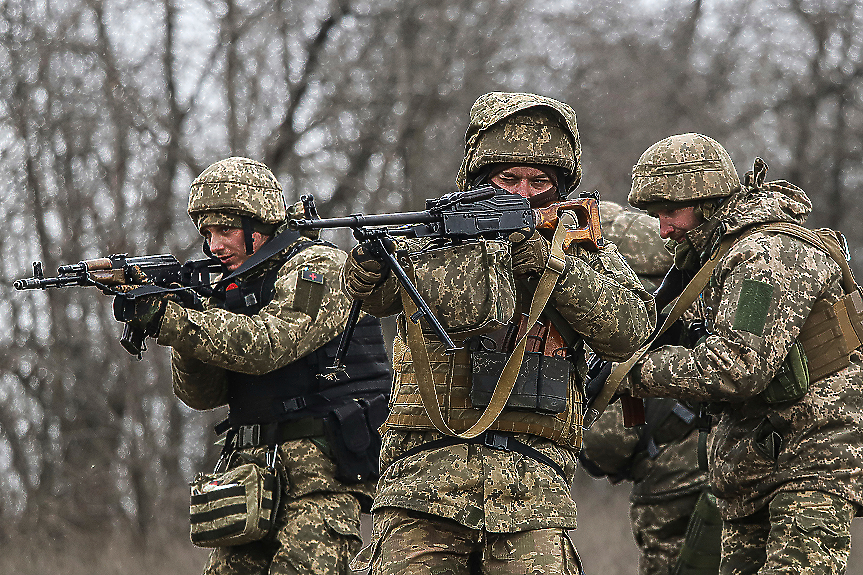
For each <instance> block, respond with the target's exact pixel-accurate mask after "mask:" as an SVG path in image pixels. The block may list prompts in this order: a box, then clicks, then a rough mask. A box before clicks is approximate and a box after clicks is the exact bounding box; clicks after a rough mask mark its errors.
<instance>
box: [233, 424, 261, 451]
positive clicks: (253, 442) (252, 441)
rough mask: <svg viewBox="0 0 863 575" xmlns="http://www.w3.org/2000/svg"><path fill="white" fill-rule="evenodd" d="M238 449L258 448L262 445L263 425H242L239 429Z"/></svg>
mask: <svg viewBox="0 0 863 575" xmlns="http://www.w3.org/2000/svg"><path fill="white" fill-rule="evenodd" d="M236 441H237V449H244V448H246V447H257V446H258V445H260V444H261V425H260V424H259V423H255V424H253V425H241V426H240V427H238V428H237V440H236Z"/></svg>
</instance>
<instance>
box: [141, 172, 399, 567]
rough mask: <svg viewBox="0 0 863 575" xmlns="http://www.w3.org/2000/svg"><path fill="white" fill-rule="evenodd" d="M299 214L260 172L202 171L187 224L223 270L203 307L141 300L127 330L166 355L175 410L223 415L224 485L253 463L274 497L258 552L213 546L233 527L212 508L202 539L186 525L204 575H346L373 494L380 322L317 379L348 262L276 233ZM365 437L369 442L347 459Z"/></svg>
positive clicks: (381, 367) (362, 326)
mask: <svg viewBox="0 0 863 575" xmlns="http://www.w3.org/2000/svg"><path fill="white" fill-rule="evenodd" d="M302 210H303V207H302V204H297V205H294V206H291V207H290V209H288V207H287V206H286V205H285V200H284V197H283V194H282V188H281V186H280V185H279V182H278V181H277V180H276V177H275V176H274V175H273V174H272V172H271V171H270V170H269V169H268V168H267V167H266V166H264V165H263V164H261V163H260V162H256V161H254V160H250V159H246V158H236V157H234V158H228V159H225V160H222V161H219V162H216V163H215V164H213V165H211V166H210V167H209V168H207V169H206V170H204V172H203V173H202V174H201V175H200V176H198V177H197V178H196V179H195V181H194V182H192V186H191V193H190V196H189V216H190V217H191V218H192V221H193V222H194V223H195V226H196V227H197V228H198V230H199V231H200V233H201V235H202V236H203V237H204V250H205V252H207V253H209V254H211V255H212V256H213V257H214V258H217V259H218V260H219V261H220V262H221V263H222V266H223V268H224V271H225V274H224V277H223V278H222V280H221V281H219V283H218V284H217V285H216V288H215V290H214V294H213V297H210V298H207V299H206V300H205V301H204V302H203V304H202V305H201V306H199V309H192V308H190V307H183V306H182V305H180V304H178V303H177V302H176V301H173V300H172V298H171V296H170V294H156V295H151V296H146V297H143V298H138V299H136V300H135V305H134V308H133V309H132V310H131V312H130V313H131V317H127V319H129V320H130V321H131V322H132V323H134V324H136V325H137V326H139V327H141V328H143V329H145V331H146V332H147V333H148V334H151V335H153V336H155V337H157V338H158V339H157V341H158V343H159V344H161V345H166V346H171V348H172V356H171V358H172V362H171V363H172V372H173V380H174V391H175V393H176V395H177V397H179V398H180V399H181V400H182V401H183V402H184V403H185V404H186V405H188V406H190V407H192V408H194V409H201V410H204V409H213V408H216V407H219V406H223V405H227V406H228V408H229V414H228V419H227V420H226V422H224V424H223V426H222V427H223V431H226V432H227V434H226V438H225V448H224V450H223V452H222V454H223V457H224V458H225V459H226V460H227V461H229V462H230V464H229V465H228V468H229V469H228V472H230V471H231V468H234V467H237V468H239V467H238V466H240V465H241V464H246V463H249V462H254V463H255V464H256V465H258V466H259V467H260V468H271V469H274V471H275V473H274V476H275V478H276V485H278V486H280V487H277V488H276V489H275V491H276V493H275V494H272V500H274V501H275V502H277V505H276V509H275V516H274V519H272V523H273V525H272V527H270V528H269V529H266V530H265V531H264V533H263V534H262V535H261V538H260V539H259V540H256V541H253V542H248V543H244V544H235V543H233V542H231V541H230V539H228V538H225V539H219V536H220V533H217V532H219V531H221V532H224V531H226V530H227V529H228V525H230V524H229V523H228V522H229V521H230V520H232V517H223V518H221V519H222V523H218V522H217V521H216V520H214V519H213V518H212V517H213V515H215V514H218V513H219V511H220V510H221V509H223V508H222V507H219V505H218V504H216V505H212V506H211V507H212V508H208V511H207V512H202V513H201V514H200V519H201V520H202V521H204V523H203V524H204V525H208V524H211V523H216V524H217V526H218V525H220V526H221V529H214V530H212V531H206V530H202V529H201V528H200V525H198V524H196V523H195V522H194V521H193V526H192V538H193V541H195V542H197V543H198V544H200V545H202V546H215V549H214V550H213V552H212V554H211V555H210V560H209V564H208V565H207V568H206V571H205V573H207V574H214V575H215V574H219V575H227V574H231V575H246V574H249V575H251V574H261V573H318V574H321V575H323V574H327V575H331V574H334V573H342V574H347V573H349V568H348V562H349V559H350V557H352V556H353V555H354V554H355V553H356V552H357V551H358V550H359V547H360V545H361V541H362V539H361V536H360V510H361V508H362V507H364V506H366V505H368V504H369V503H370V502H371V498H372V496H373V493H374V484H373V482H371V481H370V480H371V479H373V478H375V477H376V476H377V463H378V462H377V456H378V449H379V445H380V443H379V439H378V435H377V430H376V428H377V426H378V425H380V423H382V421H383V418H384V417H385V416H386V401H387V394H388V392H389V384H390V379H391V378H390V370H389V365H388V364H389V360H388V358H387V355H386V350H385V348H384V344H383V338H382V335H381V330H380V324H379V322H378V320H377V319H374V318H370V317H367V318H365V319H363V320H362V321H360V323H359V324H358V325H357V326H356V330H355V332H354V338H353V341H352V344H351V346H350V347H349V348H348V350H349V351H348V353H347V356H346V357H345V360H344V364H345V366H346V372H347V373H346V375H343V376H342V377H340V378H337V379H330V378H325V377H320V376H321V375H323V374H325V372H326V369H327V368H328V367H329V366H330V364H331V363H332V358H333V357H334V356H335V352H336V348H337V347H338V345H337V344H338V337H337V336H338V335H339V333H340V332H341V331H342V330H343V329H344V328H345V321H346V318H347V316H348V310H349V308H350V305H351V302H350V299H349V298H347V297H346V296H345V295H344V293H343V292H342V291H341V288H340V283H339V282H340V273H341V268H342V265H343V264H344V261H345V257H346V255H345V253H344V252H342V251H341V250H339V249H337V248H336V247H335V246H333V245H331V244H328V243H325V242H322V241H319V240H316V239H314V238H309V237H304V236H302V235H301V234H299V233H297V232H293V231H290V230H287V229H286V228H287V218H288V216H289V215H291V216H293V217H302ZM289 212H290V213H289ZM362 438H366V439H369V438H371V440H370V441H367V442H365V443H364V444H361V445H360V446H359V448H357V447H356V445H357V442H358V439H362ZM346 444H350V446H351V447H350V448H347V445H346ZM213 482H214V483H217V482H218V478H215V479H214V481H213ZM209 487H210V486H208V485H203V486H201V491H202V493H201V494H199V495H198V497H199V499H201V500H203V499H206V497H207V496H208V494H210V495H209V496H211V497H212V496H213V495H212V494H219V493H223V492H226V491H227V489H223V490H218V489H215V490H213V491H206V490H207V489H209ZM242 503H243V504H245V503H246V501H245V500H244V501H242ZM202 505H203V504H202ZM195 506H196V503H195V497H194V496H193V509H194V508H195ZM262 507H264V508H266V506H265V505H263V506H262ZM264 510H265V511H266V509H264ZM248 512H249V513H251V509H249V510H248ZM267 517H268V518H269V517H270V515H267ZM243 519H245V518H243ZM252 519H255V518H252ZM268 520H269V519H268ZM253 527H254V526H253Z"/></svg>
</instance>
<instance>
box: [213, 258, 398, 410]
mask: <svg viewBox="0 0 863 575" xmlns="http://www.w3.org/2000/svg"><path fill="white" fill-rule="evenodd" d="M310 244H311V242H309V243H307V244H305V245H303V246H302V247H301V248H300V249H303V248H305V247H307V246H308V245H310ZM298 251H300V250H292V251H290V252H288V253H286V254H282V255H281V256H276V258H274V259H275V260H276V262H277V263H276V265H274V266H270V269H268V270H267V271H266V272H265V273H264V274H263V275H259V276H257V277H255V278H252V279H250V280H248V281H234V282H232V283H230V284H228V285H227V286H220V287H221V294H218V295H221V296H222V297H218V296H217V300H219V301H222V302H223V305H222V307H224V309H227V310H228V311H231V312H233V313H239V314H243V315H254V314H256V313H258V312H259V311H260V310H261V309H263V307H264V306H265V305H267V304H268V303H269V302H270V301H272V299H273V297H274V295H275V284H276V278H277V277H278V272H279V270H280V269H281V267H282V266H283V265H284V264H285V262H287V260H288V259H290V257H291V256H293V255H295V254H296V253H297V252H298ZM339 339H340V338H339V337H336V338H334V339H333V340H331V341H329V342H328V343H326V344H324V345H323V346H321V347H319V348H318V349H316V350H315V351H313V352H311V353H309V354H307V355H306V356H304V357H301V358H299V359H297V360H296V361H294V362H292V363H289V364H287V365H285V366H283V367H280V368H278V369H275V370H273V371H271V372H269V373H265V374H262V375H251V374H247V373H240V372H236V371H228V406H229V409H230V411H229V415H228V421H229V423H230V424H231V426H239V425H249V424H255V423H272V422H278V421H287V420H291V419H299V418H302V417H316V416H323V415H325V414H326V413H328V412H330V411H332V410H333V408H334V407H337V406H338V405H341V404H343V403H345V402H347V401H348V400H350V399H354V398H357V397H362V396H367V395H378V394H381V393H383V394H386V393H388V392H389V387H390V369H389V358H388V357H387V353H386V348H385V346H384V339H383V334H382V332H381V326H380V321H379V320H378V319H377V318H374V317H371V316H366V317H364V318H363V319H362V320H360V321H359V322H358V323H357V325H356V327H355V329H354V332H353V337H352V338H351V342H350V345H349V347H348V353H347V356H346V357H345V358H344V360H343V361H342V364H343V365H344V366H345V368H346V369H345V371H346V372H347V375H344V374H342V375H341V376H340V377H339V378H338V379H337V380H336V381H332V380H330V379H325V378H321V377H318V376H319V375H321V374H323V373H325V370H326V368H327V367H329V366H331V365H332V363H333V359H334V358H335V357H336V352H337V350H338V345H339Z"/></svg>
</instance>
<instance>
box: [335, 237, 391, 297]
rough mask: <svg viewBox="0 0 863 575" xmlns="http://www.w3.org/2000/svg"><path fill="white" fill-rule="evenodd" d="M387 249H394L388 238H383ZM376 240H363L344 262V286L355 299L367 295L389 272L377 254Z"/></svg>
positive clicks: (386, 264) (387, 265)
mask: <svg viewBox="0 0 863 575" xmlns="http://www.w3.org/2000/svg"><path fill="white" fill-rule="evenodd" d="M383 243H384V246H385V247H386V249H387V251H389V252H390V253H392V252H393V251H395V245H394V244H393V242H392V240H390V239H389V238H384V239H383ZM377 252H378V247H377V242H375V243H372V242H363V243H361V244H359V245H358V246H356V247H354V249H352V250H351V253H349V254H348V260H347V261H346V262H345V287H346V288H347V290H348V292H349V293H350V295H351V296H353V297H355V298H357V299H363V298H365V297H368V296H369V295H370V294H371V293H372V290H374V289H375V288H376V287H377V286H379V285H381V284H382V283H383V282H384V281H385V280H386V279H387V276H388V275H389V273H390V266H389V264H388V263H387V262H386V261H384V260H383V258H384V256H383V254H379V253H377Z"/></svg>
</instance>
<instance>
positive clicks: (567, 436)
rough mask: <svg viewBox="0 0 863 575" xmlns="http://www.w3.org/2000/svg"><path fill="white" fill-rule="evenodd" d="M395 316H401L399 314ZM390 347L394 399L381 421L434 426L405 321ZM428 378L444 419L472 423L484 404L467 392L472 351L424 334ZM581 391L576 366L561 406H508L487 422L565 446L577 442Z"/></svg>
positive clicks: (456, 425) (457, 424)
mask: <svg viewBox="0 0 863 575" xmlns="http://www.w3.org/2000/svg"><path fill="white" fill-rule="evenodd" d="M399 322H402V323H403V322H404V317H403V316H399ZM399 331H400V335H401V337H397V338H396V340H395V344H394V349H393V357H394V361H393V366H394V368H395V375H394V379H393V400H392V403H391V407H390V416H389V417H388V418H387V421H386V424H385V427H386V428H393V429H404V430H410V429H413V430H415V429H435V427H434V425H433V424H432V422H431V420H430V419H429V417H428V415H427V414H426V411H425V408H424V407H423V403H422V399H421V397H420V394H419V387H418V385H417V379H416V374H415V372H414V367H413V363H412V360H411V352H410V349H409V348H408V346H407V345H406V344H405V341H404V338H403V334H404V326H403V325H400V330H399ZM426 347H427V349H428V354H429V362H430V363H431V369H432V378H433V380H434V384H435V389H436V391H437V395H438V402H439V403H440V406H441V413H442V415H443V418H444V421H445V422H446V423H447V425H449V426H450V427H451V428H452V429H454V430H456V431H458V432H462V431H464V430H466V429H468V428H469V427H470V426H471V425H473V424H474V423H475V422H476V421H477V420H478V419H479V416H480V414H481V413H482V411H483V409H478V408H475V407H473V405H472V404H471V400H470V393H471V357H470V355H471V352H470V351H467V350H461V351H458V352H456V353H454V354H450V355H447V354H444V353H443V345H442V344H440V343H439V342H437V341H434V340H429V339H426ZM582 397H583V395H582V391H581V386H580V382H579V377H578V375H577V373H576V370H574V369H573V370H572V371H571V375H570V382H569V391H568V396H567V401H566V407H565V409H564V410H563V411H562V412H561V413H558V414H542V413H537V412H534V411H529V410H521V409H509V408H506V409H504V410H503V412H501V414H500V416H499V417H498V418H497V419H496V420H495V421H494V423H493V424H492V425H491V427H489V430H492V431H499V432H505V433H527V434H531V435H537V436H540V437H545V438H547V439H550V440H552V441H554V442H555V443H558V444H560V445H564V446H567V447H572V448H574V449H580V448H581V423H582Z"/></svg>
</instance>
